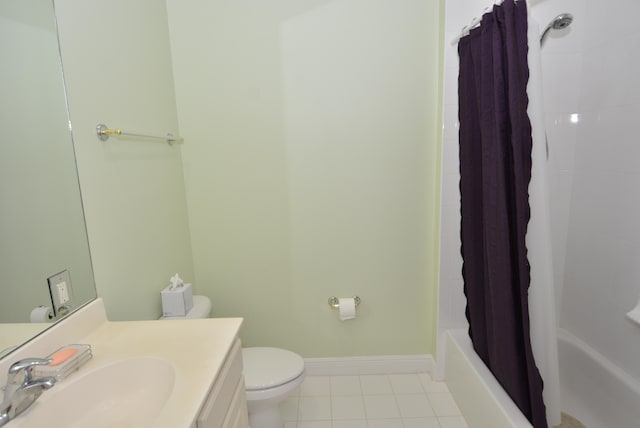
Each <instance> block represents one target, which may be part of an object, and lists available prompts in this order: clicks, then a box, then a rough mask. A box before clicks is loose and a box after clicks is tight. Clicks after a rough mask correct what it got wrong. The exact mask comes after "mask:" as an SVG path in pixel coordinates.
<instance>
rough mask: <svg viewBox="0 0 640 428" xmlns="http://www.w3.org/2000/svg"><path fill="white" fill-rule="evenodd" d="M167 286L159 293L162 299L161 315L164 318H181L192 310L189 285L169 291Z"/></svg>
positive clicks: (191, 296) (191, 295)
mask: <svg viewBox="0 0 640 428" xmlns="http://www.w3.org/2000/svg"><path fill="white" fill-rule="evenodd" d="M170 287H171V286H168V287H167V288H165V289H164V290H162V291H161V292H160V296H161V297H162V314H163V315H164V316H165V317H183V316H185V315H186V314H187V312H189V311H190V310H191V308H193V294H192V292H191V284H184V285H183V286H182V287H176V288H174V289H173V290H169V288H170Z"/></svg>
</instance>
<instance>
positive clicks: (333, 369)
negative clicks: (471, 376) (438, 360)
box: [304, 355, 434, 376]
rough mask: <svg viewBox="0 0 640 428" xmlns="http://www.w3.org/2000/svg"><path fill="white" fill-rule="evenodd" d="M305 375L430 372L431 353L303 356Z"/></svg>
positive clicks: (432, 363)
mask: <svg viewBox="0 0 640 428" xmlns="http://www.w3.org/2000/svg"><path fill="white" fill-rule="evenodd" d="M304 363H305V370H306V372H307V376H345V375H367V374H403V373H423V372H428V373H431V372H432V370H433V367H434V360H433V357H432V356H431V355H381V356H371V357H338V358H305V360H304Z"/></svg>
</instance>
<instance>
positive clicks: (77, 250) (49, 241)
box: [0, 0, 96, 355]
mask: <svg viewBox="0 0 640 428" xmlns="http://www.w3.org/2000/svg"><path fill="white" fill-rule="evenodd" d="M0 55H1V57H2V58H3V60H2V61H1V62H0V82H2V83H1V85H0V88H2V89H1V92H0V94H1V96H0V129H2V156H0V197H1V198H2V203H1V205H0V206H1V208H0V210H1V211H0V212H1V214H0V236H1V237H2V238H1V239H0V271H1V272H2V274H3V276H2V284H1V285H0V288H1V289H2V292H3V296H2V298H1V299H0V355H2V354H3V353H6V352H8V351H9V350H11V349H12V348H13V347H15V346H17V345H20V344H21V343H23V342H24V341H26V340H28V339H29V338H31V337H32V336H33V335H35V334H38V333H39V332H41V331H42V330H44V329H45V328H47V327H49V326H50V325H52V323H53V322H55V321H57V320H59V319H61V318H63V317H64V316H65V315H67V314H68V313H70V312H72V311H73V310H75V309H77V308H78V307H80V306H82V305H83V304H85V303H86V302H88V301H90V300H92V299H94V298H95V297H96V291H95V285H94V280H93V272H92V269H91V259H90V255H89V248H88V243H87V235H86V228H85V223H84V216H83V211H82V203H81V199H80V189H79V184H78V177H77V170H76V163H75V155H74V151H73V143H72V140H71V132H70V122H69V117H68V113H67V106H66V98H65V92H64V83H63V76H62V65H61V60H60V53H59V47H58V37H57V33H56V24H55V15H54V11H53V2H52V1H50V0H49V1H45V0H9V1H5V0H3V1H1V2H0ZM52 300H53V301H52ZM39 306H44V307H45V308H46V314H45V311H44V310H40V311H38V310H36V311H35V312H34V309H35V308H37V307H39ZM32 312H33V317H32ZM49 313H51V318H50V317H49V316H48V314H49ZM32 318H33V322H32Z"/></svg>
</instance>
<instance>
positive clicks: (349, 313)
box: [338, 297, 356, 321]
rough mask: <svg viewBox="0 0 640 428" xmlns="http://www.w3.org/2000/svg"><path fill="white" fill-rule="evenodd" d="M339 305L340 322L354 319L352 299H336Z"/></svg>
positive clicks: (353, 301) (354, 312)
mask: <svg viewBox="0 0 640 428" xmlns="http://www.w3.org/2000/svg"><path fill="white" fill-rule="evenodd" d="M338 304H339V305H340V321H346V320H351V319H354V318H355V317H356V301H355V299H354V298H353V297H348V298H340V299H338Z"/></svg>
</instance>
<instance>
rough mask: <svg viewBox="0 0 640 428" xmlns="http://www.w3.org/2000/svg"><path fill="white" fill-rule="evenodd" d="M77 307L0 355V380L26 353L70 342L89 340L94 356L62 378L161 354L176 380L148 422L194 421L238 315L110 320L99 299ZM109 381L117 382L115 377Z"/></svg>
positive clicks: (157, 425)
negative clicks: (124, 361)
mask: <svg viewBox="0 0 640 428" xmlns="http://www.w3.org/2000/svg"><path fill="white" fill-rule="evenodd" d="M81 311H85V312H81ZM81 311H79V313H77V314H73V315H72V316H70V317H69V318H67V319H66V320H65V321H63V322H62V323H60V324H59V325H56V326H54V327H53V328H51V329H50V330H48V331H47V332H45V333H44V334H42V335H41V336H39V337H37V338H36V339H34V340H33V341H32V342H29V343H28V344H26V345H25V346H23V347H21V348H19V349H18V350H16V351H15V352H14V353H12V354H10V355H9V356H7V357H5V358H2V359H0V382H2V384H4V382H5V378H6V373H7V369H8V366H9V365H10V364H11V363H12V362H15V361H17V360H18V359H21V358H26V357H43V356H45V355H48V354H49V353H51V352H53V351H55V350H56V349H58V348H59V347H61V346H64V345H67V344H70V343H87V344H90V345H91V347H92V351H93V358H92V359H91V360H90V361H89V362H87V363H86V364H84V365H83V366H82V367H80V369H79V370H78V371H77V372H76V373H74V374H72V375H70V376H69V377H68V378H67V379H65V380H63V381H62V382H73V379H74V378H75V377H80V376H82V374H83V373H87V372H89V371H91V370H94V369H98V368H100V367H101V366H105V365H108V364H111V363H113V362H117V361H120V360H124V359H128V358H135V357H156V358H161V359H164V360H166V361H168V362H170V363H171V364H172V365H173V367H174V369H175V382H174V386H173V390H172V392H171V395H170V397H169V398H168V399H167V402H166V403H165V405H164V407H163V409H162V411H161V413H160V414H159V417H158V418H157V420H155V421H152V422H151V423H149V426H153V427H154V428H165V427H166V428H189V427H191V426H195V425H193V424H194V421H195V419H196V417H197V415H198V413H199V411H200V407H201V406H202V404H203V400H204V399H205V398H206V396H207V394H208V392H209V388H210V387H211V385H212V383H213V382H214V380H215V379H216V377H217V375H218V372H219V370H220V369H221V367H222V364H223V362H224V360H225V358H226V356H227V353H228V352H229V350H230V349H231V346H232V344H233V342H234V340H235V338H236V337H237V335H238V332H239V329H240V326H241V325H242V318H209V319H184V320H175V321H173V320H172V321H126V322H110V321H108V320H107V319H106V316H105V315H104V306H103V304H102V301H101V300H100V299H98V301H97V302H94V303H91V304H90V305H88V306H87V307H86V308H84V309H81ZM65 323H67V324H65ZM113 381H114V382H117V379H114V380H113ZM62 382H61V384H62ZM140 382H144V379H140ZM95 387H96V388H99V387H100V386H99V385H95ZM55 390H56V387H54V388H52V389H51V390H50V391H46V392H45V393H44V394H43V395H42V396H41V397H40V398H39V400H43V401H44V400H46V399H47V395H48V394H55ZM63 392H64V391H61V393H63ZM89 393H90V392H89ZM78 412H82V409H78ZM26 416H27V417H28V415H26ZM16 421H17V419H16ZM9 426H10V425H9Z"/></svg>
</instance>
